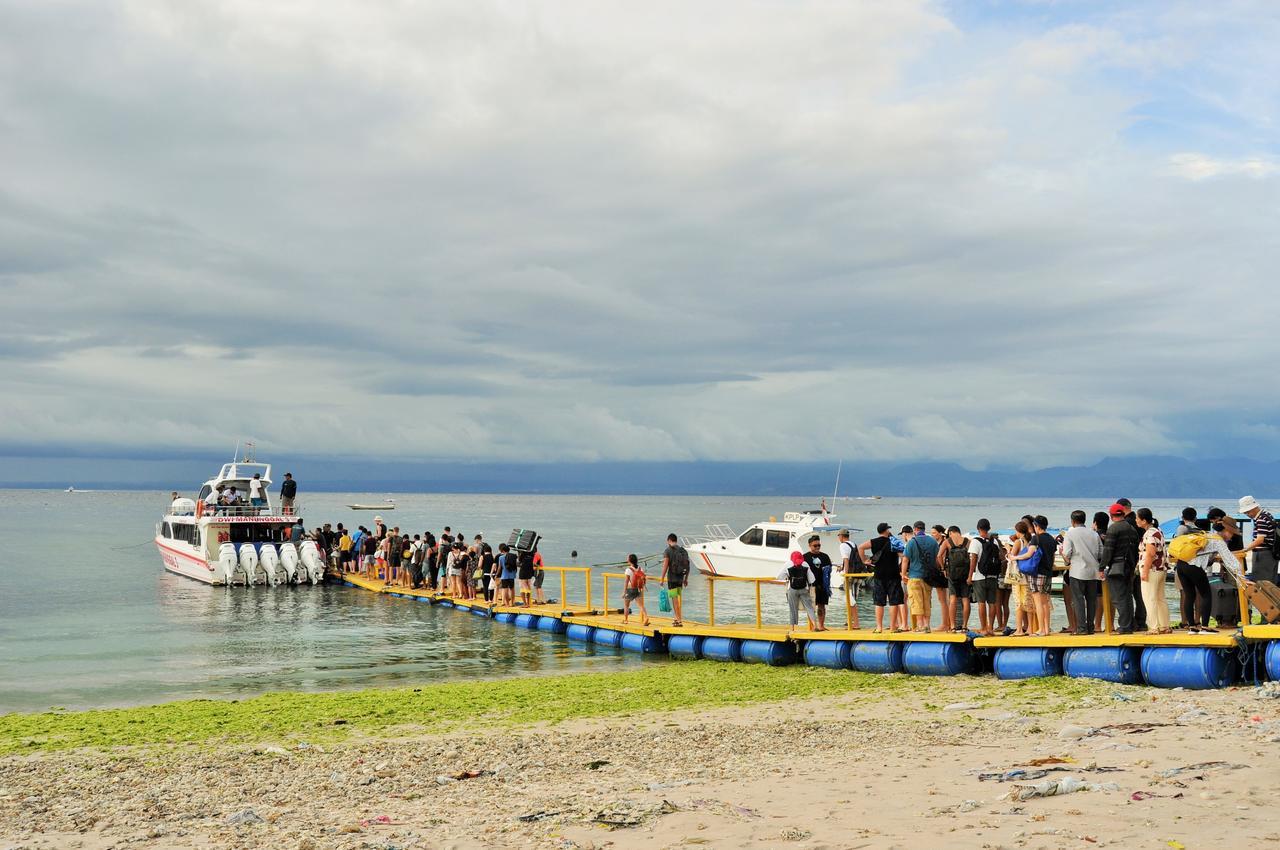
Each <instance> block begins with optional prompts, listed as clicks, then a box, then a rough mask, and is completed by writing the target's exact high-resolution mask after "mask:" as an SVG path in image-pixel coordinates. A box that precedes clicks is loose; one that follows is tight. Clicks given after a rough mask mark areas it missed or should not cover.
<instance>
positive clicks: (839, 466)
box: [831, 459, 844, 508]
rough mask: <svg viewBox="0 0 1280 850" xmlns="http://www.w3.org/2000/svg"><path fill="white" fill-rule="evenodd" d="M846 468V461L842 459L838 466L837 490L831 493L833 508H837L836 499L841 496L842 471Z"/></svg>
mask: <svg viewBox="0 0 1280 850" xmlns="http://www.w3.org/2000/svg"><path fill="white" fill-rule="evenodd" d="M843 467H844V460H843V459H841V460H840V462H839V463H837V464H836V489H835V490H833V491H832V492H831V507H832V508H834V507H835V506H836V497H837V496H839V495H840V470H841V469H842V468H843Z"/></svg>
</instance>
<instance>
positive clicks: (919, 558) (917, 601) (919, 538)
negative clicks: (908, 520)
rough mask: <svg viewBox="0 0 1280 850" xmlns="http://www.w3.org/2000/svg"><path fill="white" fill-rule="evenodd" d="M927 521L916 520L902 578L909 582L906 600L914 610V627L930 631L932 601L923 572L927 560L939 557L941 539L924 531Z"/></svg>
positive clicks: (912, 617) (902, 568)
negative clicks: (934, 537) (935, 538)
mask: <svg viewBox="0 0 1280 850" xmlns="http://www.w3.org/2000/svg"><path fill="white" fill-rule="evenodd" d="M925 527H926V526H925V524H924V522H922V521H917V522H916V524H915V526H914V527H913V529H912V531H913V534H912V536H911V539H910V540H909V541H907V545H906V547H905V549H904V550H903V553H902V565H901V570H902V581H903V582H904V583H905V584H906V586H907V604H908V606H909V607H910V610H911V630H912V631H913V632H922V633H927V632H928V631H929V618H930V614H931V613H932V612H931V610H930V607H931V606H930V603H929V585H928V584H926V583H925V580H924V576H925V571H926V566H925V565H926V564H934V563H935V562H936V561H937V558H938V541H936V540H934V539H933V538H932V537H930V536H929V535H928V534H925Z"/></svg>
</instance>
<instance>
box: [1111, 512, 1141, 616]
mask: <svg viewBox="0 0 1280 850" xmlns="http://www.w3.org/2000/svg"><path fill="white" fill-rule="evenodd" d="M1124 510H1125V509H1124V505H1121V504H1120V503H1119V502H1117V503H1116V504H1114V505H1112V506H1111V508H1110V509H1109V510H1108V511H1107V514H1108V515H1109V516H1110V517H1111V522H1110V523H1108V525H1107V534H1106V537H1105V538H1104V539H1103V543H1102V568H1103V570H1105V571H1106V574H1107V590H1108V592H1109V593H1110V594H1111V609H1112V610H1113V611H1114V612H1115V615H1116V633H1117V634H1122V635H1131V634H1133V626H1134V622H1133V576H1134V574H1135V573H1136V572H1137V570H1136V569H1135V567H1136V566H1137V560H1136V559H1137V552H1138V542H1139V537H1138V530H1137V527H1136V526H1135V525H1130V524H1129V523H1127V522H1125V519H1124V516H1125V514H1124Z"/></svg>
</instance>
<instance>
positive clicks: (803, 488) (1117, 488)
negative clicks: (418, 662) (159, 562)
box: [0, 457, 1280, 499]
mask: <svg viewBox="0 0 1280 850" xmlns="http://www.w3.org/2000/svg"><path fill="white" fill-rule="evenodd" d="M30 460H36V459H30ZM272 461H273V466H274V469H275V477H276V478H280V477H281V476H282V475H283V473H284V471H285V470H289V471H292V472H293V474H294V476H295V477H296V478H297V479H298V480H299V482H300V484H301V486H302V488H303V489H304V490H308V489H309V490H322V491H344V492H389V493H394V492H439V493H558V494H568V493H581V494H618V495H628V494H634V495H742V496H778V495H786V496H796V495H803V494H813V495H815V496H816V495H820V494H824V493H831V492H832V488H833V486H834V484H835V472H836V464H835V463H780V462H766V463H736V462H710V461H706V462H703V461H696V462H688V463H632V462H626V463H624V462H601V463H524V464H520V463H489V462H486V463H467V462H458V461H440V462H416V461H410V462H390V461H362V460H350V459H347V460H333V459H328V458H307V457H291V458H289V457H286V458H272ZM221 462H222V461H221V460H214V459H195V458H181V459H175V460H171V461H166V460H164V459H160V458H148V459H145V460H144V461H141V462H136V461H135V462H132V463H134V464H135V468H136V470H137V471H139V472H140V473H141V474H140V475H139V476H138V477H137V478H135V479H133V480H129V479H121V478H120V470H121V464H123V463H128V462H127V461H121V460H119V459H115V460H113V461H111V462H107V461H97V460H96V459H93V458H77V459H74V460H72V459H67V461H66V464H65V469H68V470H69V469H74V470H75V475H74V476H73V477H71V478H64V479H59V480H43V476H38V475H35V474H33V473H36V472H37V470H40V468H41V467H40V465H39V464H27V466H26V468H25V470H24V471H26V475H25V476H24V478H25V479H26V480H22V479H15V480H9V481H0V486H2V487H56V488H65V487H67V486H68V485H69V484H74V485H75V486H78V487H95V488H111V489H149V490H168V489H171V488H176V489H178V490H181V491H183V492H186V491H187V490H191V489H193V487H194V486H195V485H197V484H199V483H200V482H202V481H204V480H205V479H206V478H208V477H209V475H210V474H211V473H212V472H214V471H216V469H217V466H218V464H219V463H221ZM4 466H5V467H8V466H9V464H7V463H6V464H4ZM60 466H63V465H62V464H60ZM52 471H53V470H52V469H48V470H45V472H46V474H47V473H48V472H52ZM0 474H3V473H0ZM141 478H146V479H147V480H139V479H141ZM1245 493H1250V494H1252V495H1254V496H1258V497H1259V498H1273V497H1276V496H1277V495H1280V462H1275V461H1268V462H1260V461H1254V460H1246V459H1221V460H1189V459H1186V458H1178V457H1123V458H1105V459H1103V460H1101V461H1099V462H1097V463H1095V464H1093V465H1091V466H1057V467H1049V468H1047V469H1037V470H1032V471H1025V470H1016V469H986V470H977V471H975V470H968V469H965V468H964V467H962V466H960V465H958V464H954V463H910V464H881V463H852V464H850V463H846V464H845V465H844V468H843V471H842V474H841V484H840V494H841V495H842V496H869V495H880V496H940V497H964V496H974V497H988V496H990V497H1001V498H1004V497H1023V496H1027V497H1034V496H1039V497H1045V498H1067V497H1077V496H1079V497H1091V498H1097V499H1114V498H1118V497H1120V496H1122V495H1129V496H1131V497H1142V498H1151V499H1177V498H1184V497H1185V498H1202V497H1209V496H1212V497H1215V498H1217V497H1221V498H1226V497H1235V496H1239V495H1242V494H1245Z"/></svg>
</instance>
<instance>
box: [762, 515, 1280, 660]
mask: <svg viewBox="0 0 1280 850" xmlns="http://www.w3.org/2000/svg"><path fill="white" fill-rule="evenodd" d="M1239 510H1240V512H1241V513H1242V514H1244V515H1245V516H1247V517H1248V518H1249V520H1250V522H1251V523H1252V525H1253V535H1252V537H1251V539H1249V540H1245V539H1244V537H1243V535H1242V534H1241V530H1240V524H1239V523H1238V522H1237V520H1236V519H1235V518H1234V517H1232V516H1230V515H1229V514H1228V513H1227V512H1226V511H1224V510H1223V509H1221V508H1217V507H1214V508H1210V509H1209V511H1208V513H1207V514H1206V516H1205V517H1203V518H1201V517H1200V516H1199V515H1198V511H1197V510H1196V509H1195V508H1192V507H1188V508H1185V509H1184V510H1183V511H1182V514H1181V522H1180V524H1179V525H1178V527H1177V530H1176V531H1175V533H1174V535H1173V539H1177V538H1181V537H1184V536H1186V538H1187V539H1188V540H1189V541H1190V542H1189V544H1188V545H1189V547H1190V548H1188V547H1183V546H1175V547H1174V548H1175V550H1176V552H1177V553H1181V554H1182V555H1183V557H1181V558H1177V557H1173V556H1172V555H1173V553H1172V552H1171V547H1170V545H1169V543H1170V541H1169V540H1166V538H1165V534H1164V532H1162V531H1161V529H1160V522H1159V520H1158V519H1157V518H1156V517H1155V516H1154V514H1153V513H1152V511H1151V510H1150V509H1149V508H1138V509H1137V510H1135V509H1134V508H1133V505H1132V503H1131V502H1130V501H1129V500H1128V499H1119V500H1117V501H1116V502H1115V503H1114V504H1112V505H1111V506H1110V507H1109V508H1108V509H1107V510H1105V511H1098V512H1096V513H1094V514H1093V515H1092V516H1090V515H1089V514H1087V513H1086V512H1085V511H1083V510H1076V511H1073V512H1072V513H1071V516H1070V526H1069V527H1068V528H1066V529H1063V530H1054V529H1052V528H1051V526H1050V522H1049V519H1048V518H1047V517H1045V516H1043V515H1030V514H1028V515H1026V516H1024V517H1022V519H1021V520H1019V521H1018V522H1017V523H1016V524H1015V526H1014V528H1013V530H1012V533H1009V534H1007V535H1005V536H1004V537H1003V538H1002V537H1001V535H999V534H996V533H993V531H992V529H991V523H990V522H989V521H988V520H986V519H981V520H979V521H978V522H977V524H976V531H975V532H974V533H973V534H970V535H966V534H965V533H964V532H963V531H962V530H961V529H960V528H959V527H958V526H954V525H952V526H950V527H945V526H942V525H933V526H929V525H927V524H926V523H924V522H923V521H920V522H916V523H914V524H913V525H909V526H903V527H902V528H900V529H899V530H898V532H897V534H895V533H894V531H893V528H892V527H891V526H890V525H889V524H888V523H880V524H879V526H877V528H876V536H875V537H872V538H871V539H869V540H867V541H865V542H863V543H861V544H858V545H854V544H852V543H851V542H850V541H849V533H848V532H847V531H842V532H841V533H840V541H841V542H840V562H839V563H838V564H835V565H833V564H832V562H831V560H830V558H829V557H828V556H826V555H825V553H822V552H821V551H820V550H821V540H820V538H819V537H818V535H813V536H812V537H810V538H809V541H808V544H809V548H810V551H809V552H808V553H801V552H793V553H791V563H790V565H789V566H788V567H787V568H786V569H784V570H783V572H782V573H780V574H779V576H778V578H779V579H780V580H783V581H785V582H786V583H787V594H788V603H789V609H790V615H791V624H792V625H793V626H794V625H797V623H798V611H799V609H800V608H802V607H803V608H804V609H805V611H806V614H807V615H808V618H809V621H810V628H812V629H815V630H818V631H821V630H824V629H825V628H826V623H825V607H826V604H827V602H829V600H830V597H831V575H832V573H833V572H836V573H839V572H854V573H866V572H869V573H870V574H871V579H870V585H871V595H872V603H873V606H874V609H875V627H874V630H873V631H875V632H877V633H880V632H886V631H889V632H907V631H911V632H928V631H930V630H931V629H932V628H934V625H933V607H934V605H933V602H934V599H935V598H936V600H937V603H938V605H937V607H938V609H939V611H940V614H939V621H940V622H939V627H940V628H941V629H942V630H944V631H956V632H967V631H969V628H970V620H971V617H972V615H973V612H974V609H975V608H976V609H977V633H978V634H980V635H988V636H989V635H997V634H1000V635H1003V634H1008V633H1011V634H1013V635H1015V636H1023V635H1033V636H1046V635H1048V634H1050V632H1051V626H1050V622H1051V618H1052V615H1053V605H1052V602H1051V597H1050V589H1051V587H1052V584H1053V582H1054V580H1055V578H1056V577H1057V576H1058V575H1061V580H1062V583H1063V584H1062V586H1063V593H1062V607H1063V610H1064V614H1065V619H1066V625H1065V626H1064V627H1062V629H1061V631H1064V632H1069V633H1072V634H1076V635H1088V634H1093V633H1095V632H1099V631H1102V630H1103V628H1104V619H1105V618H1106V617H1108V616H1109V617H1111V618H1112V619H1111V623H1110V626H1111V628H1112V629H1113V630H1114V632H1115V633H1117V634H1133V633H1135V632H1145V633H1147V634H1168V633H1170V632H1171V631H1173V627H1172V624H1171V617H1170V612H1169V606H1168V603H1167V602H1166V577H1167V576H1168V573H1169V572H1170V571H1173V572H1174V580H1175V583H1176V586H1177V588H1178V590H1179V592H1180V595H1181V602H1180V606H1179V615H1180V627H1181V628H1185V629H1187V630H1189V631H1191V632H1193V633H1195V632H1210V631H1215V630H1216V628H1215V626H1216V627H1217V628H1221V627H1227V628H1234V627H1235V626H1236V625H1237V623H1238V621H1236V622H1217V623H1211V616H1210V612H1211V604H1212V600H1211V598H1210V589H1209V576H1210V574H1211V573H1212V572H1214V571H1219V570H1220V571H1221V579H1222V581H1223V582H1224V584H1226V585H1228V586H1231V587H1234V584H1235V580H1236V576H1239V575H1241V572H1242V567H1241V563H1242V561H1243V560H1244V556H1245V555H1252V557H1253V578H1254V579H1259V580H1261V579H1265V580H1270V581H1273V580H1274V579H1275V575H1276V561H1277V558H1276V555H1277V549H1278V548H1280V546H1278V545H1277V544H1278V541H1277V537H1276V527H1275V518H1274V516H1273V515H1272V514H1271V513H1270V512H1269V511H1266V510H1263V509H1262V507H1261V506H1260V505H1259V504H1258V503H1257V501H1256V500H1255V499H1254V498H1253V497H1251V496H1246V497H1244V498H1242V499H1241V500H1240V503H1239ZM1104 583H1105V586H1106V594H1105V596H1106V598H1107V599H1108V601H1109V607H1108V609H1107V610H1104V606H1103V605H1102V604H1101V600H1102V598H1104V597H1103V590H1102V588H1103V585H1104ZM810 591H812V593H813V596H812V597H810V595H809V594H810ZM855 617H856V610H855ZM1011 620H1012V623H1013V626H1012V631H1011V627H1010V621H1011ZM854 627H855V628H856V627H858V624H857V623H856V622H855V623H854Z"/></svg>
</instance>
